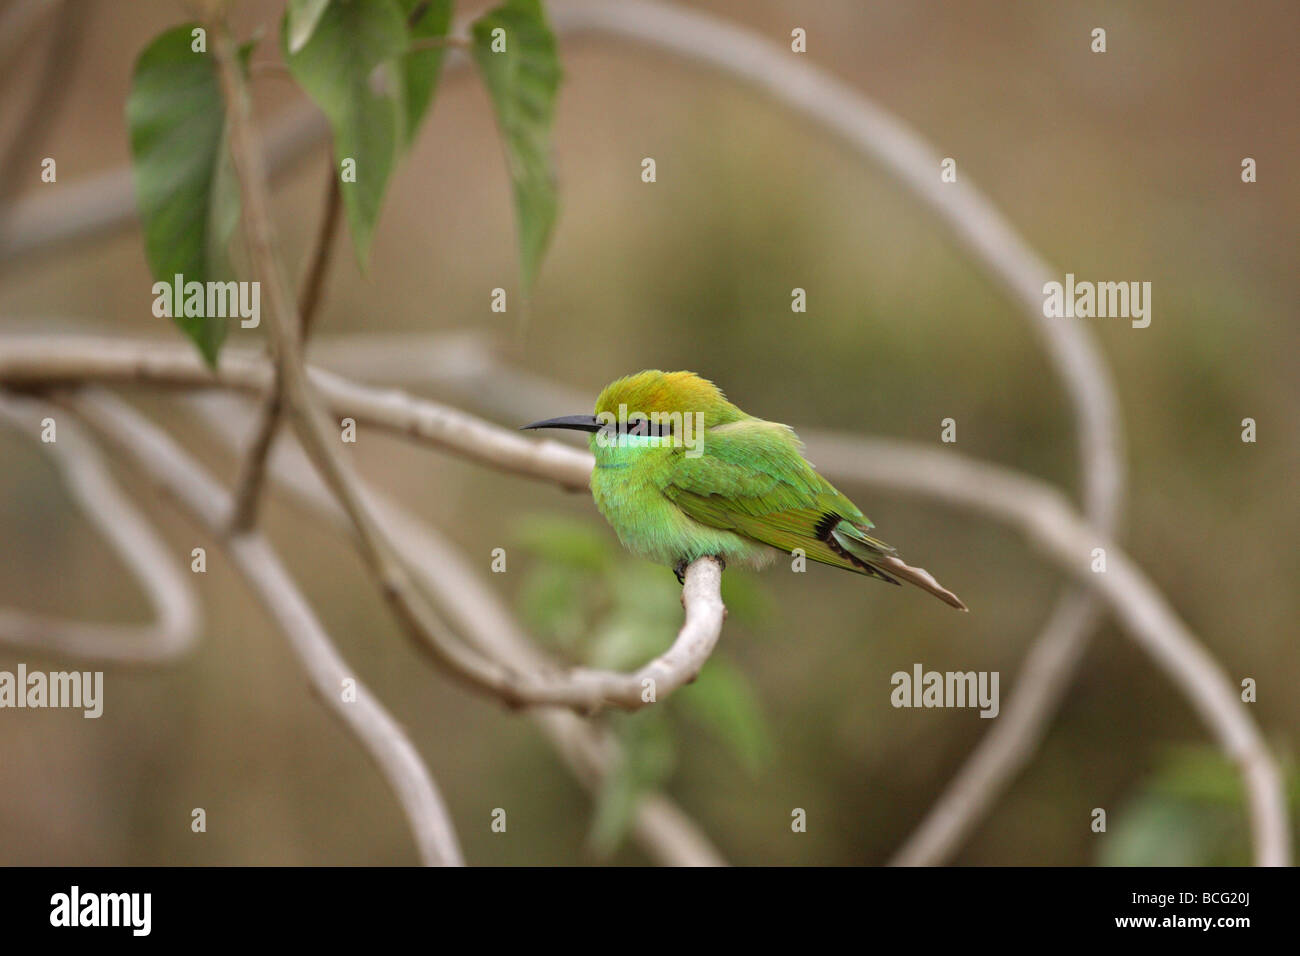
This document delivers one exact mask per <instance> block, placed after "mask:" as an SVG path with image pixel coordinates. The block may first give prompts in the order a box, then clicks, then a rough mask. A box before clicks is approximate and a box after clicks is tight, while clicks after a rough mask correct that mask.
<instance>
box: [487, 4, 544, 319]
mask: <svg viewBox="0 0 1300 956" xmlns="http://www.w3.org/2000/svg"><path fill="white" fill-rule="evenodd" d="M495 30H503V31H504V39H505V50H504V51H502V52H493V49H492V47H493V43H494V37H493V31H495ZM471 33H472V37H473V45H472V48H471V52H472V53H473V56H474V61H475V62H476V63H477V64H478V66H479V70H480V71H481V72H482V74H483V82H484V83H485V84H486V85H487V89H488V93H489V95H490V96H491V97H492V103H493V105H494V106H495V107H496V112H497V123H498V124H499V125H500V127H501V134H502V138H503V139H504V141H505V150H506V164H507V166H508V168H509V170H510V181H511V183H512V184H513V187H514V196H515V219H516V229H517V230H518V233H519V272H520V281H521V284H522V285H523V288H524V293H525V294H527V292H528V290H529V289H530V288H531V287H532V284H533V280H534V279H535V278H536V275H537V269H538V266H539V265H540V264H541V260H542V254H543V253H544V252H545V251H546V245H547V242H548V241H549V240H550V237H551V230H552V228H553V227H554V225H555V213H556V202H557V201H556V195H555V176H554V172H553V170H552V166H551V127H552V125H553V122H554V117H555V97H556V91H557V90H558V89H559V86H560V60H559V56H558V55H557V53H556V45H555V34H553V33H552V32H551V28H550V26H549V25H548V24H547V22H546V15H545V13H544V12H543V10H542V5H541V2H540V0H507V2H506V3H504V4H502V5H501V6H499V7H497V8H496V9H495V10H492V11H491V12H489V13H488V14H486V15H485V16H483V17H482V18H480V19H478V20H476V21H475V22H474V25H473V27H472V28H471ZM499 36H500V35H499Z"/></svg>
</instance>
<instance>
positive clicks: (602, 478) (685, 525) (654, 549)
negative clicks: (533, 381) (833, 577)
mask: <svg viewBox="0 0 1300 956" xmlns="http://www.w3.org/2000/svg"><path fill="white" fill-rule="evenodd" d="M546 428H559V429H572V430H576V431H582V432H588V433H590V438H589V439H588V443H589V445H590V446H591V451H592V454H593V455H594V456H595V460H596V461H595V468H594V469H593V470H592V473H591V493H592V498H593V499H594V501H595V504H596V507H597V509H598V510H599V511H600V513H601V514H602V515H603V516H604V517H605V519H606V520H607V521H608V522H609V524H610V525H611V526H612V527H613V529H614V531H615V533H616V534H617V535H618V538H619V540H620V541H621V542H622V544H623V546H624V547H626V548H627V549H628V550H630V551H632V552H634V553H636V554H639V555H641V556H643V557H645V558H648V559H650V560H651V561H655V562H657V563H660V564H666V565H668V566H669V567H671V568H672V569H673V570H674V572H675V573H676V575H677V579H678V581H679V582H680V581H683V580H684V572H685V569H686V567H687V566H688V565H689V564H690V563H691V562H692V561H695V560H696V559H698V558H702V557H714V558H717V559H719V560H720V561H722V563H723V566H724V567H726V566H727V565H728V564H730V563H733V562H735V563H737V564H740V565H744V566H751V567H762V566H764V565H765V564H768V563H770V562H771V560H772V559H773V558H774V557H775V555H776V553H777V552H778V551H784V552H786V553H787V554H792V553H794V552H796V551H797V550H798V551H801V552H802V553H803V555H805V556H806V557H807V558H809V559H811V560H813V561H817V562H820V563H822V564H827V565H831V566H832V567H837V568H843V569H844V570H847V571H853V572H856V573H857V574H862V575H866V576H867V577H871V578H876V579H877V580H880V581H885V582H887V583H890V584H899V582H900V580H902V581H907V582H908V583H910V584H913V585H915V586H917V587H919V588H921V589H922V590H925V591H928V592H929V593H930V594H933V595H934V596H935V597H937V598H939V599H940V600H941V601H943V602H944V603H946V604H948V605H950V606H952V607H954V608H957V609H958V610H962V611H965V610H968V609H967V607H966V605H965V604H964V603H963V602H962V600H961V599H960V598H959V597H957V595H955V594H953V593H952V592H951V591H949V590H948V589H947V588H945V587H943V586H942V585H941V584H939V582H938V581H936V580H935V578H934V576H933V575H931V574H930V573H929V572H928V571H925V570H923V569H921V568H915V567H912V566H910V565H908V564H906V563H904V562H903V560H902V558H900V557H899V555H898V552H897V551H896V550H895V549H894V548H893V547H891V546H890V545H888V544H886V543H885V542H883V541H881V540H880V539H878V538H876V537H874V536H873V535H872V534H871V533H870V532H871V531H872V529H873V528H874V527H875V526H874V525H873V524H872V522H871V521H870V519H868V518H867V516H866V515H864V514H863V513H862V509H861V508H859V507H858V506H857V505H855V504H854V503H853V502H852V501H850V500H849V499H848V497H846V496H845V495H844V494H842V493H841V492H840V491H839V490H837V489H836V488H835V486H834V485H832V484H831V483H830V482H829V481H827V480H826V478H824V477H823V476H822V474H821V473H820V472H819V471H817V469H816V468H815V467H814V466H813V465H812V463H810V462H809V461H808V460H807V459H806V458H804V455H803V450H804V446H803V443H802V442H801V441H800V440H799V438H798V436H797V435H796V434H795V432H794V430H793V429H792V428H790V427H789V426H788V425H782V424H780V423H778V422H771V421H766V420H764V419H762V418H756V417H754V416H753V415H749V414H746V413H745V412H744V411H742V410H741V409H740V408H739V407H737V406H736V405H734V404H733V403H732V402H730V401H728V400H727V397H726V396H725V395H724V394H723V392H722V390H721V389H719V388H718V387H717V386H716V385H714V384H713V382H711V381H709V380H708V379H705V378H702V377H701V376H699V375H697V374H695V373H694V372H685V371H679V372H664V371H661V370H659V369H647V370H645V371H642V372H637V373H636V374H634V375H628V376H625V377H623V378H620V379H617V380H615V381H614V382H611V383H610V384H609V385H607V386H606V387H605V388H604V390H602V391H601V393H600V396H599V397H598V398H597V399H596V408H595V413H594V414H591V415H565V416H561V417H559V418H548V419H544V420H542V421H537V422H533V423H532V424H529V425H524V426H523V427H522V430H536V429H546Z"/></svg>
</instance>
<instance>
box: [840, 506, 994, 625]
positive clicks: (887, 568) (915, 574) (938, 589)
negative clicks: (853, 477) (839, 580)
mask: <svg viewBox="0 0 1300 956" xmlns="http://www.w3.org/2000/svg"><path fill="white" fill-rule="evenodd" d="M855 532H856V533H855ZM830 537H831V538H832V539H833V540H834V541H835V542H836V543H837V544H839V546H840V547H839V549H838V550H839V551H840V553H841V554H843V555H844V556H845V557H847V558H849V560H851V561H853V563H854V564H857V565H860V566H862V567H863V570H865V571H866V572H867V573H868V574H871V575H872V576H873V577H881V578H884V579H885V580H886V581H889V582H890V583H891V584H897V583H898V582H897V581H896V580H894V578H902V579H903V580H904V581H906V582H907V583H908V584H914V585H916V586H917V587H918V588H920V589H921V590H922V591H929V592H930V593H931V594H933V595H934V596H935V597H937V598H938V599H939V600H940V601H943V602H944V603H945V604H947V605H949V606H951V607H955V608H956V609H957V610H959V611H969V610H970V608H968V607H967V606H966V605H965V604H964V603H962V599H961V598H959V597H957V595H955V594H953V593H952V592H951V591H949V590H948V589H947V588H945V587H944V586H943V585H942V584H940V583H939V582H938V581H936V580H935V579H934V575H933V574H931V573H930V572H929V571H927V570H925V569H924V568H914V567H912V566H911V565H910V564H907V563H905V562H904V561H903V559H902V558H900V557H898V555H896V554H894V553H893V550H894V549H893V548H890V547H889V545H887V544H884V542H883V541H876V540H875V539H874V538H870V537H868V536H867V535H866V534H865V533H863V532H862V531H860V530H859V529H857V528H853V527H852V526H850V528H847V529H846V528H845V527H844V523H843V522H841V523H840V525H839V526H838V527H836V528H835V529H834V530H833V531H832V532H831V534H830ZM880 546H883V547H884V548H888V551H884V550H882V549H881V547H880Z"/></svg>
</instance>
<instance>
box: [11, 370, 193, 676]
mask: <svg viewBox="0 0 1300 956" xmlns="http://www.w3.org/2000/svg"><path fill="white" fill-rule="evenodd" d="M42 408H43V406H42V405H41V404H40V403H38V402H35V401H33V400H32V399H30V398H25V397H21V396H18V395H10V394H7V393H4V392H0V418H2V419H4V420H6V421H8V422H9V423H10V424H12V425H13V426H14V427H15V428H17V429H18V430H19V431H21V432H22V433H23V434H24V435H27V436H29V437H32V436H35V435H37V434H38V433H39V432H40V430H41V419H42V418H43V417H45V413H44V412H43V411H42ZM61 418H62V420H60V421H57V422H56V427H57V429H58V430H57V433H56V440H55V441H53V442H49V443H48V444H47V443H42V445H41V447H42V448H44V449H45V450H47V451H48V452H50V454H51V455H52V456H53V458H54V463H55V464H56V465H57V467H58V469H59V473H60V477H61V478H62V479H63V482H64V485H65V486H66V488H67V490H68V493H69V494H70V495H71V496H72V499H73V500H74V501H75V502H76V503H77V505H78V506H79V508H80V510H81V513H82V514H83V515H85V517H86V519H87V520H88V521H90V522H91V523H93V524H94V525H96V526H97V527H98V528H99V530H100V531H101V533H102V534H103V535H104V538H105V539H106V540H107V541H108V543H109V545H111V546H112V548H113V550H114V551H115V552H117V555H118V557H120V558H121V559H122V562H123V563H124V564H125V565H126V567H127V568H128V569H129V570H130V572H131V575H132V577H134V578H135V580H136V581H138V582H139V583H140V587H141V589H142V590H143V591H144V594H145V596H146V598H147V599H148V600H149V603H150V605H152V607H153V610H154V616H155V621H154V623H152V624H148V625H144V626H136V625H126V624H101V623H95V624H89V623H83V622H80V621H66V620H61V619H58V618H52V617H49V616H46V615H43V614H33V613H31V612H27V611H19V610H8V609H0V643H4V644H8V645H10V646H14V647H23V648H30V649H33V650H39V651H42V652H49V653H55V654H65V655H68V656H72V657H83V658H87V659H89V660H92V661H102V662H105V663H113V664H134V665H153V664H169V663H172V662H173V661H175V660H176V659H177V658H179V657H181V656H183V655H184V654H186V653H188V652H189V650H190V649H191V648H192V647H193V646H194V645H195V643H196V642H197V641H198V637H199V628H200V627H201V624H202V614H201V612H200V610H199V605H198V601H197V600H196V598H195V595H194V590H193V588H192V587H191V586H190V582H189V580H188V579H187V578H186V577H185V575H184V574H183V573H182V572H181V571H180V570H178V566H177V565H178V561H177V557H176V555H175V554H173V553H172V551H171V549H170V548H169V547H168V546H167V544H166V543H165V542H164V541H163V540H162V539H161V538H160V537H159V536H158V533H157V532H156V531H155V530H154V528H153V527H152V525H150V523H149V522H148V521H147V520H145V518H144V517H143V516H142V515H141V514H140V512H139V511H138V510H137V509H136V508H135V506H134V505H133V504H132V503H131V501H130V500H129V499H128V498H127V497H126V496H125V495H124V494H122V491H121V490H120V489H119V488H118V486H117V483H116V482H115V481H114V480H113V476H112V475H111V474H110V473H109V470H108V467H107V466H106V465H105V463H104V461H103V459H102V458H101V457H100V455H99V452H98V451H97V450H96V448H95V447H94V445H93V444H91V443H90V442H89V441H87V440H86V438H85V437H84V436H83V435H82V434H81V432H80V430H79V429H78V428H77V424H76V422H75V421H72V420H70V419H68V418H67V417H66V416H61Z"/></svg>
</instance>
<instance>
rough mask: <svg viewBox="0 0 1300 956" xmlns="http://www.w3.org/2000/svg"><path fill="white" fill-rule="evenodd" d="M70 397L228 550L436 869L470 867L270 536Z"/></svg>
mask: <svg viewBox="0 0 1300 956" xmlns="http://www.w3.org/2000/svg"><path fill="white" fill-rule="evenodd" d="M61 401H62V402H63V403H64V404H66V405H68V406H69V407H70V408H72V409H73V410H74V411H75V412H76V413H77V414H78V415H79V416H81V417H82V418H83V419H84V420H85V421H86V422H87V423H89V424H90V425H92V426H93V427H94V428H95V429H96V431H97V432H99V434H100V435H102V436H103V438H104V439H105V440H106V441H107V442H108V443H109V444H110V446H111V447H112V448H113V450H114V452H115V453H116V454H118V455H119V456H121V458H122V459H123V460H125V461H127V462H129V463H131V464H132V465H133V466H134V467H135V468H136V470H138V471H139V472H140V474H141V475H142V476H144V477H145V478H147V479H148V480H149V481H150V483H151V484H152V485H153V486H154V487H156V488H157V489H158V490H159V491H161V492H163V493H164V494H166V495H167V496H168V497H170V498H172V499H173V500H175V501H176V502H177V503H178V504H179V505H180V506H181V507H182V509H183V510H184V511H185V512H186V513H188V514H189V515H190V516H191V517H192V518H193V519H195V520H196V521H197V522H198V523H199V524H200V525H201V526H202V527H203V528H204V529H205V530H206V531H207V532H208V533H209V534H211V535H213V536H214V537H216V538H217V539H218V540H219V541H220V542H221V543H222V544H223V545H224V547H225V550H226V553H227V554H228V555H229V557H230V560H231V563H232V564H233V565H234V567H235V569H236V570H237V571H239V573H240V574H241V575H242V576H243V578H244V581H245V583H247V584H248V586H249V587H250V588H251V589H252V590H253V592H254V593H255V594H256V595H257V597H258V600H259V601H261V603H262V606H263V607H264V608H265V609H266V611H267V613H268V614H270V615H271V617H272V618H273V619H274V620H275V622H276V624H277V625H279V627H280V629H281V630H282V631H283V632H284V635H285V637H286V638H287V639H288V641H289V644H290V646H291V648H292V649H293V651H294V654H295V655H297V657H298V660H299V661H300V662H301V664H302V665H303V669H304V670H305V671H306V672H307V677H308V679H309V680H310V682H311V687H312V690H313V691H314V692H315V693H316V695H317V697H319V699H320V700H321V702H322V703H324V704H325V706H326V707H328V708H329V710H330V712H331V713H332V714H334V716H336V717H338V718H339V719H340V720H341V721H342V723H343V725H344V727H345V728H347V729H348V730H349V731H350V732H351V733H352V735H353V736H354V737H356V738H357V741H358V742H359V743H360V744H361V746H362V748H363V749H364V750H365V751H366V753H367V754H369V756H370V757H371V759H372V760H374V762H375V764H376V766H377V767H378V768H379V770H380V772H381V773H382V774H383V775H384V777H385V779H386V780H387V781H388V784H389V786H390V787H392V789H393V792H394V793H395V794H396V795H397V798H398V801H399V802H400V803H401V805H402V809H403V811H404V812H405V814H406V818H407V821H408V823H409V824H410V827H411V830H412V832H413V834H414V836H415V841H416V846H417V848H418V850H419V853H420V859H421V860H422V861H423V862H424V863H426V864H428V865H442V866H460V865H462V864H463V862H464V861H463V858H462V856H461V851H460V845H459V843H458V842H457V840H456V834H455V830H454V828H453V826H452V823H451V819H450V817H449V815H448V813H447V808H446V806H445V805H444V803H443V801H442V796H441V794H440V793H439V792H438V787H437V784H435V783H434V781H433V778H432V776H430V774H429V772H428V770H427V769H426V768H425V766H424V764H423V762H422V760H421V759H420V755H419V752H418V751H417V750H416V749H415V747H414V745H413V744H412V743H411V742H410V740H409V739H408V738H407V736H406V734H405V732H404V731H403V730H402V728H401V727H400V726H399V725H398V723H397V722H396V721H395V720H394V719H393V718H392V716H390V715H389V714H388V712H387V711H386V710H384V708H383V705H382V704H380V702H379V701H378V699H377V698H376V697H375V696H374V695H373V694H372V693H371V692H370V690H369V689H368V688H367V687H366V686H365V685H364V684H363V683H362V682H361V680H360V679H359V678H358V677H357V676H356V672H355V671H353V670H352V669H351V668H350V667H349V666H348V665H347V662H346V661H345V660H343V658H342V657H341V656H340V655H339V653H338V651H337V650H336V649H335V648H334V644H333V642H332V641H331V640H330V637H329V635H328V634H327V633H326V632H325V630H324V628H323V627H322V626H321V624H320V621H319V620H317V618H316V615H315V612H314V611H313V610H312V608H311V605H310V604H308V603H307V600H306V599H305V598H304V597H303V595H302V593H301V592H300V591H299V590H298V586H297V584H296V583H295V581H294V579H293V577H292V576H291V575H290V574H289V572H288V571H287V570H286V569H285V567H284V565H283V564H281V563H280V559H279V558H278V556H277V555H276V553H275V551H274V550H273V549H272V548H271V546H270V544H269V543H268V542H267V541H266V539H265V538H263V537H262V535H260V534H259V533H257V532H255V531H252V532H243V533H237V534H232V533H231V532H230V530H229V527H228V525H227V522H226V516H227V515H228V514H229V510H230V496H229V495H228V494H227V493H226V491H225V489H223V488H222V487H221V486H220V485H219V484H218V483H217V482H216V481H215V480H214V479H213V478H212V477H211V476H210V475H208V474H207V472H205V471H203V470H202V469H201V468H200V467H199V466H198V465H197V464H196V463H195V462H194V461H193V459H191V458H190V457H189V456H188V455H186V454H185V452H183V451H181V449H180V448H179V446H177V445H176V444H175V443H174V442H173V441H172V440H171V439H170V438H169V437H168V436H167V435H166V434H165V433H163V432H162V431H161V430H159V429H158V428H156V427H155V426H154V425H152V424H151V423H149V422H148V421H147V420H145V419H144V418H143V417H142V416H140V415H139V414H138V413H136V412H135V411H134V410H132V409H131V408H130V407H129V406H127V405H125V404H124V403H122V402H121V401H119V400H118V399H117V398H115V397H114V396H112V395H110V394H107V393H104V392H94V393H91V394H74V395H70V396H64V397H63V398H62V399H61ZM346 680H351V681H355V690H356V694H355V699H354V700H345V699H344V695H343V689H344V683H343V682H344V681H346Z"/></svg>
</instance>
